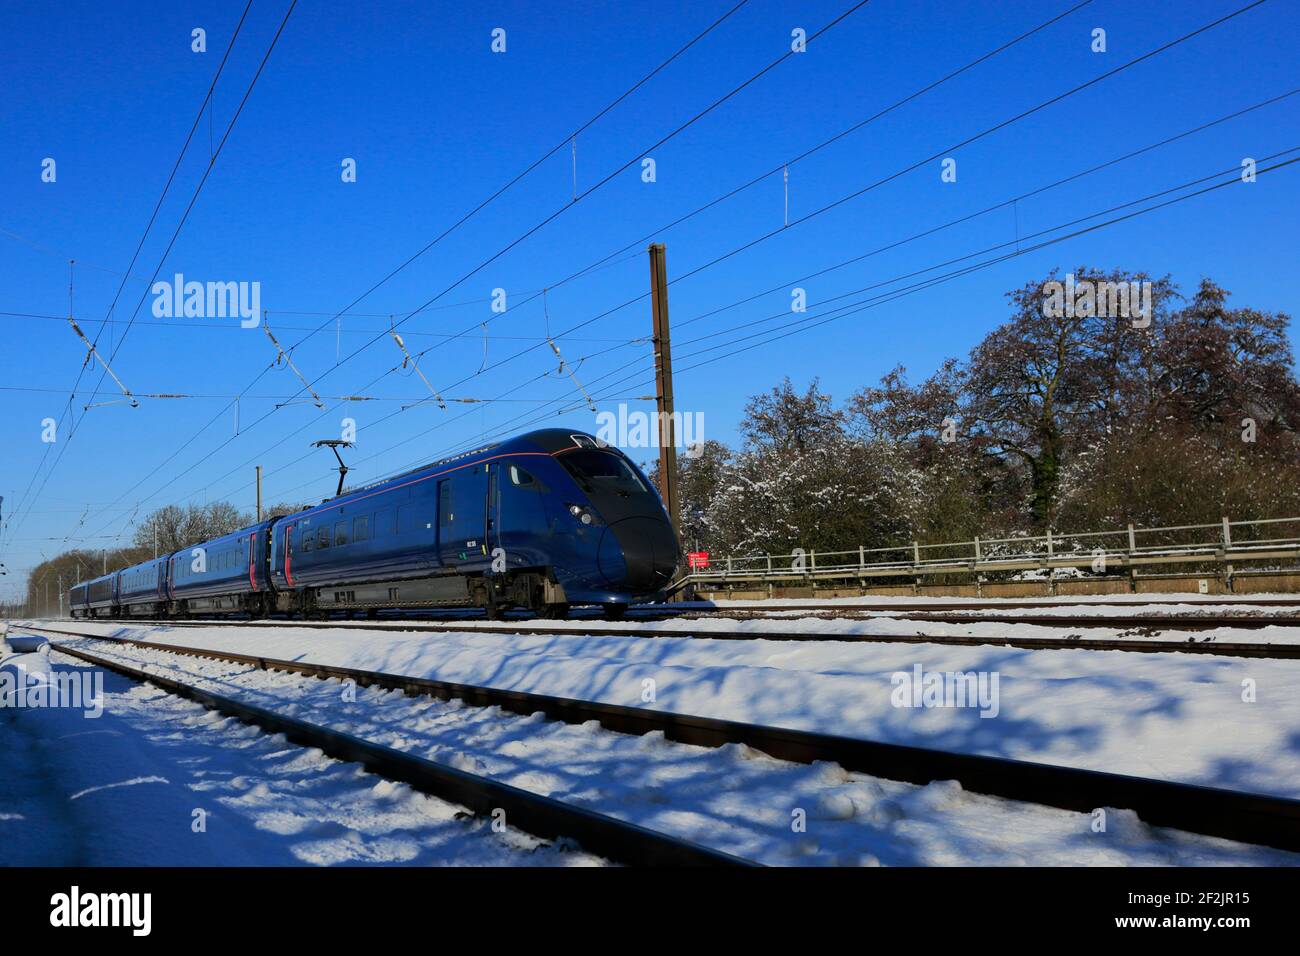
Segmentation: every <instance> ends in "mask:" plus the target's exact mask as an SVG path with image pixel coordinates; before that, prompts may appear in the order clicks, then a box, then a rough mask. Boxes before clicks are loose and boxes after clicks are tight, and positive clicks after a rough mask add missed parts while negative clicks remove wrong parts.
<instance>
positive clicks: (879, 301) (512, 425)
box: [289, 146, 1300, 491]
mask: <svg viewBox="0 0 1300 956" xmlns="http://www.w3.org/2000/svg"><path fill="white" fill-rule="evenodd" d="M1296 151H1300V146H1297V147H1292V148H1291V149H1288V150H1284V151H1282V152H1280V153H1275V154H1271V155H1270V156H1266V157H1264V159H1263V160H1261V162H1265V161H1268V160H1271V159H1273V158H1275V157H1279V156H1284V155H1287V154H1290V153H1293V152H1296ZM1296 162H1300V157H1298V158H1295V159H1291V160H1287V161H1284V162H1280V163H1277V164H1275V165H1273V166H1268V167H1261V168H1259V169H1258V170H1257V174H1258V173H1264V172H1271V171H1274V170H1276V169H1280V168H1283V167H1286V166H1290V165H1291V164H1292V163H1296ZM1237 172H1239V170H1237V169H1235V168H1234V169H1231V170H1226V171H1222V172H1218V173H1215V174H1212V175H1211V176H1208V177H1201V178H1199V179H1196V180H1192V181H1190V182H1189V183H1182V184H1180V185H1178V186H1174V187H1170V188H1168V189H1165V190H1162V191H1160V192H1157V193H1153V194H1149V195H1148V196H1144V197H1142V198H1140V199H1136V200H1132V201H1129V202H1126V203H1123V204H1120V205H1118V206H1112V207H1109V208H1108V209H1105V210H1101V211H1099V212H1096V213H1092V214H1090V215H1089V216H1085V217H1082V218H1080V219H1075V220H1072V221H1070V222H1067V223H1063V224H1060V225H1058V226H1055V227H1052V228H1050V229H1047V230H1042V231H1041V232H1039V233H1035V234H1033V235H1031V236H1026V237H1021V238H1022V240H1027V239H1032V238H1035V237H1036V236H1040V235H1044V234H1046V233H1050V232H1053V231H1058V230H1059V229H1062V228H1069V227H1070V226H1073V225H1076V224H1078V223H1080V222H1084V221H1087V220H1089V219H1094V218H1097V217H1098V216H1102V215H1107V214H1109V213H1110V212H1113V211H1116V210H1119V209H1123V208H1127V207H1129V206H1132V205H1134V204H1137V203H1141V202H1146V201H1148V200H1150V199H1152V198H1156V197H1160V196H1164V195H1167V194H1168V193H1170V192H1174V191H1179V190H1182V189H1186V188H1188V187H1189V186H1191V185H1196V184H1199V183H1202V182H1205V181H1206V180H1207V179H1211V178H1217V177H1218V176H1223V175H1227V174H1229V173H1231V174H1232V178H1230V179H1227V180H1226V181H1223V182H1220V183H1216V184H1214V185H1212V186H1209V187H1206V188H1203V189H1200V190H1197V191H1195V192H1193V193H1189V194H1186V195H1184V196H1180V197H1175V198H1174V199H1170V200H1167V201H1165V202H1161V203H1159V204H1157V205H1154V206H1150V207H1147V208H1145V209H1141V210H1138V211H1136V212H1132V213H1128V214H1125V215H1123V216H1118V217H1115V218H1113V219H1110V220H1107V221H1106V222H1103V223H1098V224H1095V225H1093V226H1089V227H1086V228H1082V229H1079V230H1076V231H1074V232H1071V233H1068V234H1067V235H1063V236H1058V237H1053V238H1050V239H1046V240H1044V241H1043V242H1040V243H1037V244H1035V245H1032V246H1023V247H1022V248H1019V249H1016V250H1014V251H1012V252H1010V253H1007V254H1005V255H1000V256H997V257H996V258H994V259H992V260H988V261H985V262H981V263H977V264H975V265H973V266H966V267H963V268H961V269H958V270H955V271H953V272H950V273H947V274H944V275H941V276H938V277H933V278H930V279H926V280H923V281H920V282H917V283H914V284H913V285H911V286H908V287H905V288H903V289H895V290H891V291H889V292H885V293H881V294H880V295H877V296H873V297H871V298H869V299H866V300H862V301H859V302H851V303H848V304H846V305H844V306H841V307H839V308H837V309H834V310H832V311H831V313H829V314H826V315H815V316H809V317H807V318H806V319H804V320H802V321H801V322H800V323H795V324H796V325H804V326H805V328H814V327H817V326H820V325H824V324H827V323H828V322H831V321H835V320H837V319H840V318H845V317H847V316H849V315H853V314H856V313H858V312H861V311H863V310H865V309H868V308H873V307H876V306H879V305H883V304H887V303H888V302H892V301H895V300H897V299H900V298H903V297H905V296H907V295H912V294H915V293H917V292H920V291H924V290H925V289H928V288H931V287H933V286H935V285H938V284H941V283H944V282H948V281H952V280H953V279H956V278H960V277H962V276H965V275H968V274H971V273H972V272H976V271H979V270H982V269H986V268H990V267H992V266H994V265H997V264H1000V263H1002V262H1005V261H1008V260H1010V259H1013V258H1017V257H1019V256H1022V255H1027V254H1029V253H1031V252H1034V251H1038V250H1039V249H1042V248H1046V247H1048V246H1050V245H1054V244H1057V243H1060V242H1064V241H1066V240H1068V239H1071V238H1075V237H1077V236H1080V235H1084V234H1086V233H1089V232H1093V231H1096V230H1099V229H1102V228H1106V227H1109V226H1112V225H1115V224H1117V223H1120V222H1124V221H1127V220H1129V219H1132V218H1135V217H1137V216H1140V215H1145V214H1147V213H1151V212H1155V211H1157V210H1159V209H1163V208H1166V207H1167V206H1170V205H1173V204H1175V203H1178V202H1183V201H1186V200H1189V199H1193V198H1197V197H1199V196H1202V195H1205V194H1207V193H1209V192H1212V191H1215V190H1218V189H1221V188H1224V187H1226V186H1230V185H1233V184H1235V183H1238V182H1240V178H1239V177H1238V176H1237V175H1236V173H1237ZM1012 244H1014V241H1013V242H1012V243H1002V244H999V245H997V246H993V247H991V249H994V250H996V249H998V248H1004V247H1006V246H1007V245H1012ZM988 251H990V250H989V249H984V250H980V251H979V252H975V253H971V254H968V255H966V256H962V257H960V258H958V259H950V260H947V261H945V262H943V263H939V264H936V265H934V266H930V267H928V268H926V269H923V270H918V271H914V272H909V273H905V274H903V275H901V276H896V277H894V278H892V279H888V280H884V281H882V282H880V283H877V284H876V285H875V286H871V287H868V288H875V287H879V286H883V285H890V284H894V283H896V282H898V281H902V280H904V279H907V278H912V277H915V276H917V275H920V274H922V273H924V272H929V271H933V270H935V269H939V268H943V267H944V266H945V265H949V264H953V263H955V262H960V261H963V260H965V259H969V258H972V257H974V256H978V255H982V254H984V253H985V252H988ZM859 291H862V290H859ZM848 294H853V293H848ZM836 298H842V296H838V297H836ZM828 301H829V300H828ZM819 304H820V303H819ZM782 315H783V316H784V315H785V314H784V313H783V314H782ZM750 324H752V323H750ZM805 328H788V329H786V330H778V331H777V334H775V335H773V336H772V337H771V338H768V339H765V340H764V341H761V342H758V343H756V344H751V345H749V346H747V347H745V348H743V349H740V350H731V351H728V352H727V353H726V354H724V355H722V356H717V357H715V358H711V359H706V360H703V361H701V362H697V363H694V364H689V365H685V366H682V368H681V371H687V370H691V369H695V368H699V367H702V366H705V365H709V364H712V363H714V362H717V361H722V360H724V359H726V358H730V357H734V356H735V355H738V354H742V353H743V352H746V351H749V350H751V349H753V348H757V347H760V346H761V345H764V344H769V343H770V342H772V341H777V340H779V339H783V338H786V337H788V336H790V335H793V334H797V333H798V332H800V331H804V330H805ZM727 331H731V330H723V331H722V332H721V333H712V334H710V335H706V336H701V337H700V338H698V339H691V340H688V344H689V343H694V342H697V341H702V340H706V339H709V338H713V337H716V335H719V334H725V332H727ZM766 334H767V333H753V334H750V335H746V336H742V337H740V338H738V339H736V340H733V341H728V342H724V343H722V344H721V345H717V346H713V347H711V348H707V349H700V350H697V351H691V352H686V353H684V354H682V355H680V356H679V359H685V358H691V357H694V356H697V355H702V354H707V353H708V352H711V351H716V350H718V349H721V348H728V349H730V348H731V346H734V345H736V344H739V343H743V342H745V341H747V340H750V339H754V338H757V337H759V336H761V335H766ZM629 364H631V363H629ZM624 367H626V366H624ZM617 371H618V370H615V371H614V372H611V373H607V374H606V375H605V376H601V377H600V378H598V379H595V380H593V381H592V383H589V384H594V383H595V382H596V381H600V380H601V379H603V378H606V377H608V376H609V375H612V374H616V372H617ZM636 374H637V373H633V374H632V375H629V376H625V377H624V378H623V379H621V380H619V381H617V382H614V383H611V384H610V386H609V387H608V388H607V389H606V390H605V391H604V393H602V394H597V395H596V396H595V397H596V398H598V399H602V400H603V399H607V398H610V397H611V392H612V391H613V390H619V389H625V388H628V387H629V386H628V379H630V378H633V377H635V375H636ZM653 381H654V379H653V377H652V376H651V377H648V378H646V379H645V380H643V381H641V382H637V383H635V384H633V385H632V386H630V387H632V388H635V387H638V386H640V385H646V386H649V385H652V384H653ZM562 401H563V399H562V398H561V399H552V400H551V402H550V404H556V403H559V402H562ZM588 401H589V399H588V397H587V395H586V394H584V397H583V398H582V399H581V400H574V401H572V402H571V405H572V406H573V408H572V409H571V408H561V409H559V410H558V411H556V412H552V413H547V414H543V415H536V416H534V417H533V418H531V419H530V420H528V421H526V422H522V423H521V422H520V418H521V417H522V416H516V417H515V418H513V419H510V420H509V421H507V422H505V423H503V424H501V425H499V426H498V427H497V428H495V429H493V430H492V431H491V432H490V433H488V437H495V436H498V435H501V434H504V433H508V432H510V431H514V430H518V429H520V428H526V427H529V426H532V425H536V424H540V423H542V422H545V421H546V420H547V419H553V418H554V417H555V416H556V415H560V414H564V413H566V412H568V411H570V410H574V409H576V408H577V407H582V406H585V405H587V404H588ZM464 414H468V412H467V413H464ZM390 417H391V416H390ZM458 417H464V415H463V414H462V415H461V416H458ZM446 424H449V422H448V421H445V420H444V421H442V422H439V423H438V424H436V425H434V426H432V427H431V428H429V429H426V430H425V431H424V432H422V433H421V434H420V435H415V436H409V437H408V438H406V439H403V440H402V441H399V442H398V443H396V444H395V445H391V446H389V447H388V448H385V449H383V450H381V451H380V452H377V453H375V454H373V455H370V456H368V457H367V458H364V459H361V460H360V461H359V462H357V463H356V464H357V465H359V464H362V463H364V462H365V461H369V460H373V459H375V458H378V457H381V456H382V455H385V454H387V453H388V452H391V451H392V450H394V449H396V448H397V447H400V446H401V445H403V444H407V443H409V442H410V441H413V440H415V438H418V437H422V436H423V435H427V434H429V433H430V432H432V431H435V430H438V429H440V428H442V427H444V426H445V425H446ZM482 440H483V439H482V438H480V439H479V440H478V441H476V442H474V443H470V445H469V446H468V447H473V446H476V445H477V444H479V443H480V442H481V441H482ZM460 450H462V446H454V447H453V448H450V449H445V450H443V451H440V452H438V453H435V454H434V457H437V456H438V455H443V454H455V453H457V452H458V451H460ZM305 457H307V456H304V458H305ZM428 457H429V456H425V460H427V458H428ZM301 460H302V459H298V461H301ZM296 463H297V462H293V463H291V464H296ZM419 464H420V462H419V461H415V462H410V463H407V464H404V465H401V466H398V467H397V468H396V469H393V470H391V471H390V472H388V473H387V474H395V473H401V472H402V471H405V470H407V469H409V468H410V467H416V466H418V465H419ZM354 467H355V465H354ZM383 479H384V475H380V476H378V477H375V478H372V479H370V481H381V480H383ZM313 483H314V480H313V481H311V482H307V483H304V484H303V485H299V486H296V487H294V488H291V489H289V490H290V491H297V490H300V489H302V488H306V487H309V486H310V485H311V484H313Z"/></svg>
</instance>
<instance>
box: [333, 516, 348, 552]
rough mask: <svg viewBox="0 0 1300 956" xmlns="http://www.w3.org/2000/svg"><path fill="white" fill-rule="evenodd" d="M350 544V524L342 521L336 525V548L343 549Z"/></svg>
mask: <svg viewBox="0 0 1300 956" xmlns="http://www.w3.org/2000/svg"><path fill="white" fill-rule="evenodd" d="M347 543H348V523H347V522H346V521H340V522H338V523H337V524H335V525H334V547H336V548H341V547H342V546H343V545H345V544H347Z"/></svg>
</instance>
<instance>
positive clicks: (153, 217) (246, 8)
mask: <svg viewBox="0 0 1300 956" xmlns="http://www.w3.org/2000/svg"><path fill="white" fill-rule="evenodd" d="M295 2H296V0H295ZM252 4H253V0H247V2H246V3H245V4H244V10H243V12H242V13H241V14H240V15H239V21H238V22H237V23H236V24H235V29H234V32H233V33H231V35H230V42H229V43H227V44H226V50H225V52H224V53H223V54H222V56H221V61H220V62H219V63H218V65H217V70H216V72H215V73H214V74H213V77H212V82H211V83H209V84H208V90H207V92H206V93H205V94H204V96H203V101H202V102H201V103H200V104H199V108H198V110H197V111H196V112H195V115H194V122H193V123H192V124H191V125H190V130H189V132H188V133H187V134H186V136H185V142H184V143H182V144H181V149H180V152H179V153H178V154H177V156H176V161H175V162H174V163H173V164H172V168H171V172H170V173H169V174H168V176H167V181H166V183H164V184H163V189H162V192H161V193H160V194H159V196H158V201H157V202H156V203H155V204H154V208H153V212H152V213H151V214H150V216H149V221H148V223H146V225H145V228H144V231H143V232H142V233H141V235H140V240H139V242H137V243H136V247H135V251H134V252H133V253H132V255H131V262H130V264H129V265H128V266H127V268H126V270H125V271H124V272H123V273H122V281H121V283H120V284H119V285H118V288H117V293H116V294H115V295H114V296H113V302H112V304H111V305H110V306H109V308H108V313H107V314H108V315H109V316H111V315H112V314H113V310H114V308H115V307H116V306H117V300H118V298H119V297H120V296H121V294H122V289H123V288H124V287H125V286H126V282H127V279H128V278H129V277H130V275H131V270H132V269H134V268H135V263H136V260H137V259H138V258H139V256H140V250H141V249H142V248H143V247H144V243H145V240H146V239H147V238H148V236H149V233H150V231H151V230H152V229H153V225H154V223H155V222H156V221H157V219H158V212H159V210H160V209H161V208H162V204H163V202H164V200H166V198H167V194H168V192H169V191H170V190H171V186H172V183H173V182H174V181H175V179H176V172H177V170H179V169H180V165H181V162H182V161H183V160H184V158H185V154H186V152H187V151H188V150H189V147H190V143H191V142H192V141H193V139H194V131H195V130H196V129H197V128H198V125H199V122H200V120H201V119H202V118H203V111H204V109H205V108H206V107H207V105H208V103H209V102H210V101H211V99H212V94H213V91H214V90H215V89H216V87H217V83H218V81H219V80H220V79H221V74H222V73H223V72H224V71H225V68H226V63H227V61H228V60H229V59H230V52H231V50H233V49H234V47H235V41H236V40H237V39H238V38H239V34H240V31H241V30H242V29H243V26H244V21H245V19H246V18H247V17H248V11H249V8H250V7H251V6H252ZM7 234H8V235H10V236H13V237H16V238H18V239H19V240H20V241H24V242H28V240H25V239H23V238H22V237H21V236H17V234H16V233H12V232H7ZM28 244H30V245H35V244H34V243H30V242H29V243H28ZM37 248H42V247H40V246H37ZM94 268H99V267H94ZM155 275H156V273H155ZM150 281H152V280H150ZM69 319H71V314H69ZM75 328H76V326H75V323H74V329H75ZM105 328H107V326H106V325H104V326H101V327H100V329H99V331H98V332H97V333H96V334H95V338H94V340H93V341H92V342H91V343H90V351H91V352H94V351H95V348H96V346H98V344H99V337H100V335H102V334H103V332H104V329H105ZM77 333H78V334H79V335H80V334H81V333H80V330H79V329H78V330H77ZM83 338H84V336H83ZM116 355H117V351H116V349H114V350H113V353H112V357H116ZM110 361H111V359H110ZM86 368H87V366H86V364H85V363H83V364H82V366H81V369H80V370H79V371H78V372H77V378H76V381H75V382H74V383H73V386H72V389H71V391H70V393H69V395H68V402H67V405H66V406H65V409H64V412H63V413H62V414H61V415H60V416H59V420H58V423H57V424H56V429H58V430H62V428H63V423H64V421H65V420H66V419H67V417H68V415H70V414H71V413H72V407H73V402H74V401H75V396H76V392H77V389H78V387H79V386H80V385H81V379H82V376H83V375H84V374H85V372H86ZM114 378H116V376H114ZM99 381H100V385H102V384H103V381H104V376H103V375H101V376H100V379H99ZM100 385H96V386H95V391H99V388H100ZM73 434H75V427H74V428H73V429H72V430H70V431H69V433H68V434H67V436H66V437H65V440H64V442H63V444H62V445H61V446H60V448H59V453H58V455H56V456H55V460H54V464H53V465H52V466H51V467H50V471H49V472H47V473H46V479H45V481H43V482H42V483H41V489H42V490H43V489H44V487H45V484H46V483H47V482H48V479H49V474H50V473H52V472H53V471H54V469H55V468H56V467H57V466H58V463H59V461H60V460H61V459H62V457H63V453H64V450H65V449H66V448H67V443H68V442H70V441H71V440H72V436H73ZM49 453H50V447H49V446H48V445H47V446H46V449H45V451H44V453H43V454H42V456H41V460H40V462H38V464H37V467H36V471H35V472H34V473H33V474H32V480H31V482H29V483H28V487H27V489H26V490H25V491H24V492H23V496H22V498H20V499H19V502H18V506H17V508H16V509H15V512H14V514H17V512H18V511H20V510H21V509H22V507H23V505H24V504H25V502H26V501H27V495H28V492H30V490H31V486H32V484H33V483H34V482H35V480H36V476H37V475H38V474H40V472H41V469H42V467H43V466H44V464H45V461H46V459H47V458H48V456H49ZM39 494H40V492H39V491H38V492H37V495H38V496H39ZM11 520H12V516H11ZM21 524H22V522H21V521H20V522H19V526H21ZM15 530H17V528H15Z"/></svg>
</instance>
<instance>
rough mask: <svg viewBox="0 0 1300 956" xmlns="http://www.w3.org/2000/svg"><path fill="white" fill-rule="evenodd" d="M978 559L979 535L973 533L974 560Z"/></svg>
mask: <svg viewBox="0 0 1300 956" xmlns="http://www.w3.org/2000/svg"><path fill="white" fill-rule="evenodd" d="M979 559H980V536H979V535H975V560H976V561H978V560H979Z"/></svg>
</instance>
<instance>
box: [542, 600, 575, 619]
mask: <svg viewBox="0 0 1300 956" xmlns="http://www.w3.org/2000/svg"><path fill="white" fill-rule="evenodd" d="M568 616H569V605H568V604H543V605H542V617H544V618H548V619H549V620H552V621H558V620H561V619H563V618H566V617H568Z"/></svg>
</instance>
